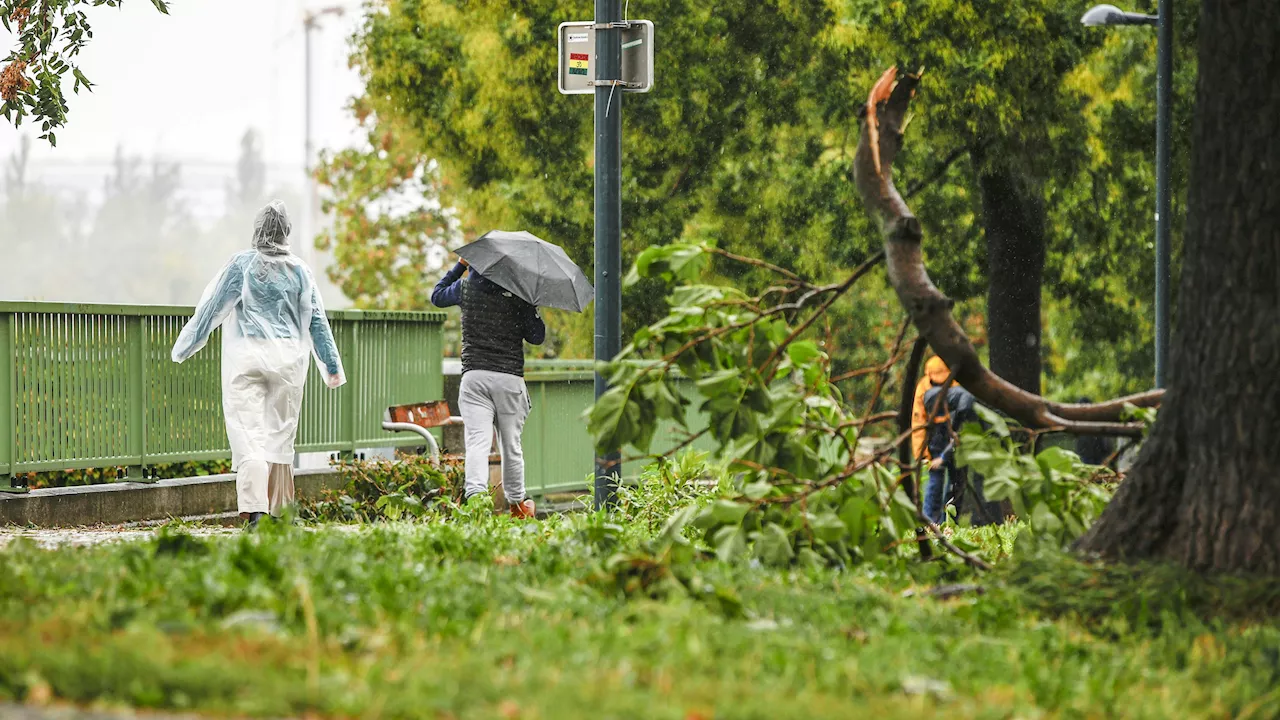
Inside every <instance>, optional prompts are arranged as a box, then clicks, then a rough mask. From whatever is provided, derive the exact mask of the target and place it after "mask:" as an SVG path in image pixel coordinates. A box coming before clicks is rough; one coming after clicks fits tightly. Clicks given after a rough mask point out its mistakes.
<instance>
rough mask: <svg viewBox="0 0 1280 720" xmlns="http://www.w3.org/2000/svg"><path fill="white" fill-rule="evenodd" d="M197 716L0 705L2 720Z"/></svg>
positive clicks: (177, 719)
mask: <svg viewBox="0 0 1280 720" xmlns="http://www.w3.org/2000/svg"><path fill="white" fill-rule="evenodd" d="M197 717H198V716H196V715H173V714H161V713H149V712H148V713H134V712H131V711H128V710H118V711H117V710H111V711H107V710H82V709H80V708H74V707H65V706H57V707H34V706H29V705H9V704H7V703H0V720H195V718H197Z"/></svg>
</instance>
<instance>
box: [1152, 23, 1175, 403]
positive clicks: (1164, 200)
mask: <svg viewBox="0 0 1280 720" xmlns="http://www.w3.org/2000/svg"><path fill="white" fill-rule="evenodd" d="M1158 13H1159V15H1158V17H1159V18H1160V19H1159V22H1158V23H1157V25H1156V32H1157V41H1156V42H1157V58H1156V387H1158V388H1162V387H1165V383H1166V382H1167V380H1168V372H1169V283H1170V281H1171V280H1170V274H1169V273H1170V271H1169V223H1170V222H1171V221H1172V220H1173V214H1172V211H1171V210H1170V205H1169V165H1170V163H1169V130H1170V125H1171V124H1172V119H1171V118H1172V110H1171V108H1172V106H1173V0H1160V7H1159V10H1158Z"/></svg>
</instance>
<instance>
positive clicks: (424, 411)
mask: <svg viewBox="0 0 1280 720" xmlns="http://www.w3.org/2000/svg"><path fill="white" fill-rule="evenodd" d="M455 425H456V426H462V425H463V422H462V418H461V417H459V416H457V415H454V414H452V413H451V412H450V411H449V403H448V402H446V401H444V400H435V401H433V402H424V403H413V404H410V405H393V406H392V407H389V408H387V409H386V411H385V412H384V413H383V414H382V429H383V430H386V431H387V432H411V433H416V434H417V435H420V436H421V437H422V439H423V440H425V441H426V444H427V454H428V455H429V456H430V457H432V458H434V459H436V460H439V459H440V457H441V453H440V443H439V442H437V441H436V438H435V435H432V434H431V430H432V429H434V428H443V427H448V426H455ZM465 456H466V452H465V449H464V451H463V453H462V455H456V454H455V455H451V456H450V457H453V458H458V457H465ZM489 488H490V489H491V490H492V491H493V496H494V504H495V505H496V506H497V507H498V509H499V510H503V509H506V506H507V503H506V499H505V498H504V497H503V495H502V446H501V444H500V443H499V442H498V430H497V428H494V430H493V445H492V446H490V453H489Z"/></svg>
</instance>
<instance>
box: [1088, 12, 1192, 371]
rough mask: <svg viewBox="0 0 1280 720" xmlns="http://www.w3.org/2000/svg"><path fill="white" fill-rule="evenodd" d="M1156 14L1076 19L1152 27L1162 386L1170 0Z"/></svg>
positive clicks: (1166, 304) (1170, 77)
mask: <svg viewBox="0 0 1280 720" xmlns="http://www.w3.org/2000/svg"><path fill="white" fill-rule="evenodd" d="M1157 13H1158V14H1156V15H1142V14H1139V13H1130V12H1124V11H1123V10H1121V9H1120V8H1118V7H1116V6H1114V5H1096V6H1094V7H1092V8H1090V9H1089V11H1088V12H1086V13H1085V14H1084V17H1082V18H1080V22H1082V23H1084V24H1085V25H1088V26H1090V27H1098V26H1111V25H1155V26H1156V387H1158V388H1162V387H1165V383H1166V380H1167V375H1166V373H1167V372H1168V369H1169V283H1170V282H1171V278H1170V275H1169V223H1170V221H1172V220H1173V217H1172V212H1171V210H1170V201H1169V164H1170V163H1169V129H1170V127H1169V126H1170V125H1171V123H1172V107H1173V1H1172V0H1160V2H1159V6H1158V7H1157Z"/></svg>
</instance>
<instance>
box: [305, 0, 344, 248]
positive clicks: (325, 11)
mask: <svg viewBox="0 0 1280 720" xmlns="http://www.w3.org/2000/svg"><path fill="white" fill-rule="evenodd" d="M344 12H346V9H345V8H343V7H341V6H337V5H334V6H331V7H326V8H320V9H318V10H307V11H306V13H305V14H304V15H303V16H302V34H303V45H304V46H305V50H304V52H305V59H304V61H303V65H304V70H303V74H304V79H303V92H304V95H305V96H306V99H305V101H304V110H303V112H304V113H305V115H306V118H305V120H304V124H305V130H304V132H305V143H306V147H305V150H304V152H305V153H306V154H305V155H304V156H303V158H302V169H303V172H305V173H306V177H307V182H306V186H305V188H304V197H305V200H304V201H303V202H304V205H305V207H304V208H303V211H302V219H303V222H302V233H301V234H302V238H303V243H304V245H303V247H302V248H300V250H301V251H302V252H301V253H300V254H301V255H302V258H303V259H304V260H307V261H308V262H310V263H312V264H314V258H313V257H312V252H311V251H312V248H313V247H314V245H313V244H314V242H315V232H316V214H317V213H316V211H317V209H318V207H319V205H320V202H319V199H318V196H317V193H316V181H315V178H313V177H312V173H313V171H314V170H315V168H314V167H313V166H312V164H311V163H312V159H313V158H314V157H315V146H314V143H313V142H312V139H311V31H312V30H315V29H316V28H318V27H319V26H320V18H321V17H323V16H325V15H336V16H341V15H342V14H343V13H344ZM315 270H316V271H319V268H315Z"/></svg>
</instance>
